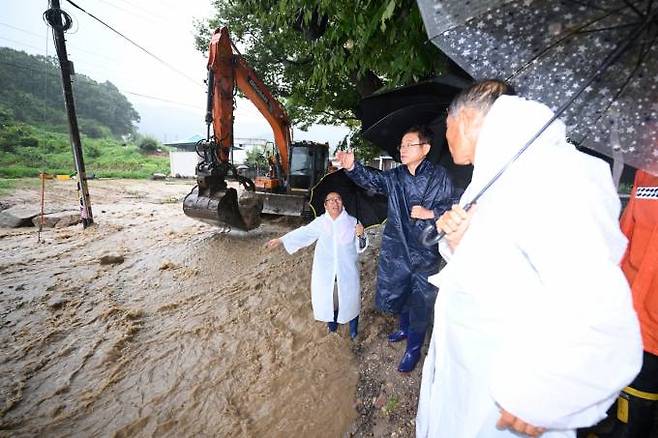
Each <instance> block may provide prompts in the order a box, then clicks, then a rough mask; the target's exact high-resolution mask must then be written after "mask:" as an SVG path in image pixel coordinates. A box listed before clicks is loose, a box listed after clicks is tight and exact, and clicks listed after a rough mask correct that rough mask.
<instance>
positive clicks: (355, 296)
mask: <svg viewBox="0 0 658 438" xmlns="http://www.w3.org/2000/svg"><path fill="white" fill-rule="evenodd" d="M324 204H325V205H324V208H325V213H324V214H322V215H320V216H318V217H316V218H315V219H314V220H313V221H312V222H311V223H309V224H307V225H304V226H302V227H299V228H297V229H295V230H293V231H290V232H289V233H287V234H286V235H284V236H282V237H280V238H276V239H272V240H270V241H268V242H267V243H266V247H267V248H269V249H273V248H276V247H278V246H280V245H283V247H284V248H285V250H286V251H287V252H288V254H293V253H295V252H296V251H297V250H299V249H300V248H304V247H306V246H309V245H311V244H313V243H315V242H317V244H316V246H315V253H314V255H313V273H312V276H311V304H312V306H313V315H314V317H315V319H316V320H318V321H325V322H327V327H328V328H329V331H330V332H335V331H336V329H337V328H338V324H339V323H340V324H345V323H347V322H349V325H350V337H351V338H352V340H354V339H355V338H356V337H357V335H358V325H359V311H360V309H361V289H360V286H359V268H358V265H357V254H358V253H362V252H363V251H365V249H366V248H367V246H368V237H367V235H366V234H365V232H364V229H363V226H362V225H361V224H360V223H358V222H357V220H356V219H355V218H354V217H352V216H350V215H349V214H347V212H346V211H345V210H344V209H343V199H342V197H341V196H340V194H339V193H336V192H331V193H329V194H327V196H326V198H325V200H324Z"/></svg>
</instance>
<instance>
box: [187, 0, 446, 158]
mask: <svg viewBox="0 0 658 438" xmlns="http://www.w3.org/2000/svg"><path fill="white" fill-rule="evenodd" d="M214 5H215V7H216V10H217V13H216V15H215V17H213V18H211V19H208V20H207V21H205V22H200V23H197V37H196V41H197V48H198V49H199V50H202V51H205V50H207V47H208V42H209V40H210V37H211V35H212V31H213V30H214V29H215V28H217V27H220V26H225V25H226V26H229V29H230V32H231V37H232V39H233V40H234V42H235V43H236V44H238V45H239V46H240V47H243V48H244V50H243V51H244V53H243V55H244V56H245V58H246V59H247V61H248V62H249V63H250V64H251V65H252V66H253V67H254V69H255V70H256V71H257V72H258V74H259V76H260V77H261V79H262V80H263V81H264V82H265V83H266V84H267V85H268V87H270V89H271V90H272V92H273V94H274V95H275V96H276V97H277V98H279V99H280V100H281V101H282V102H283V103H284V104H285V106H286V109H287V110H288V112H289V114H290V117H291V120H292V121H293V122H294V123H295V124H296V125H298V126H301V127H302V128H303V127H307V126H309V125H310V124H312V123H324V124H332V125H337V124H343V125H346V126H348V127H350V128H352V131H353V136H354V134H355V133H356V131H357V129H358V128H359V122H358V120H357V118H356V110H357V107H358V102H359V100H360V99H362V98H364V97H366V96H368V95H370V94H372V93H374V92H375V91H378V90H383V89H389V88H394V87H397V86H401V85H407V84H410V83H413V82H417V81H420V80H423V79H427V78H430V77H433V76H436V75H437V74H439V73H441V72H443V71H444V70H445V66H446V58H445V57H444V56H443V55H442V54H441V52H440V51H439V50H438V49H436V48H435V47H434V45H433V44H428V43H427V35H426V33H425V30H424V26H423V23H422V19H421V17H420V12H419V10H418V7H417V6H416V2H415V0H319V1H317V2H308V1H306V0H215V1H214ZM357 143H358V144H357V145H355V146H359V147H362V148H367V144H366V143H365V142H357Z"/></svg>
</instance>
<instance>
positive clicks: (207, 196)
mask: <svg viewBox="0 0 658 438" xmlns="http://www.w3.org/2000/svg"><path fill="white" fill-rule="evenodd" d="M207 68H208V101H207V108H206V126H207V135H206V140H205V141H203V142H201V143H200V144H199V145H198V147H197V152H198V153H199V155H200V156H201V158H202V159H201V160H200V162H199V164H198V165H197V169H196V174H197V186H196V187H195V188H194V189H193V190H192V192H190V194H189V195H187V196H186V197H185V199H184V200H183V211H184V212H185V214H186V215H188V216H190V217H193V218H195V219H200V220H202V221H205V222H210V223H213V224H216V225H228V226H230V227H234V228H239V229H242V230H250V229H252V228H255V227H257V226H258V225H259V224H260V213H261V212H266V213H273V214H288V215H299V214H303V212H304V209H305V205H306V201H307V199H306V194H305V191H306V192H308V190H309V189H310V187H311V186H312V184H314V182H315V181H317V179H318V178H317V177H318V175H317V173H318V172H317V170H322V169H320V167H322V165H323V164H324V165H325V166H326V157H327V150H328V145H327V144H321V145H318V144H315V143H313V142H301V146H300V145H298V144H297V143H295V144H293V143H292V134H291V123H290V120H289V118H288V115H287V114H286V111H285V109H284V108H283V106H282V105H281V103H279V101H277V100H276V99H275V98H274V96H272V93H271V92H270V91H269V90H268V88H267V87H266V86H265V84H264V83H263V82H262V81H261V80H260V79H259V78H258V75H257V74H256V72H255V71H254V70H253V69H252V68H251V67H250V66H249V64H248V63H247V62H246V60H245V59H244V58H243V57H242V55H241V54H240V52H239V51H238V50H237V48H236V47H235V46H234V45H233V43H232V42H231V39H230V37H229V33H228V28H226V27H222V28H221V29H217V30H216V31H215V33H214V34H213V36H212V38H211V40H210V47H209V54H208V65H207ZM236 89H239V90H240V91H241V92H242V93H243V94H244V95H245V97H246V98H248V99H249V100H250V101H251V102H252V103H253V104H254V105H255V106H256V108H258V111H260V113H261V114H262V115H263V117H265V120H267V121H268V123H269V124H270V126H271V127H272V132H273V133H274V142H275V144H276V147H277V151H278V156H277V157H270V158H269V161H270V164H271V166H272V170H273V171H272V172H271V175H270V176H269V177H267V178H266V177H258V178H256V184H254V182H253V181H251V180H250V179H248V178H245V177H243V176H241V175H238V173H237V170H236V169H235V167H234V166H233V164H232V163H231V162H230V159H229V157H230V152H231V147H232V146H233V109H234V105H235V92H236ZM211 128H212V135H211ZM293 150H295V151H302V152H297V154H298V155H300V154H301V155H300V156H301V157H302V158H298V159H296V160H294V161H295V162H297V163H298V164H295V166H296V167H299V165H300V164H299V163H301V165H302V166H305V167H302V168H301V171H302V173H303V175H301V176H296V177H294V178H297V179H296V180H295V181H297V180H299V179H300V178H301V179H303V180H304V181H306V180H308V181H306V182H305V183H304V184H303V185H304V186H305V187H304V188H303V189H302V193H296V194H293V193H290V190H291V188H294V189H296V190H298V188H299V187H298V184H292V183H290V184H288V182H289V180H291V179H293V176H294V175H292V174H294V173H295V172H291V166H290V159H291V156H293V155H294V153H293ZM316 158H321V160H317V159H316ZM322 160H324V163H321V164H320V165H318V161H322ZM229 173H232V174H233V177H234V178H235V179H237V180H238V182H240V183H241V184H242V185H243V186H245V188H246V189H248V190H244V191H243V192H242V194H241V195H240V196H238V194H237V193H238V192H237V190H236V189H235V188H232V187H229V186H228V184H227V182H226V177H227V176H228V174H229ZM322 173H323V172H322ZM309 184H310V185H309ZM257 185H258V188H259V189H260V190H261V191H259V192H258V194H256V189H257ZM259 195H260V196H259ZM264 204H265V205H266V208H265V210H263V205H264Z"/></svg>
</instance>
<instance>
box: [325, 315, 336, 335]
mask: <svg viewBox="0 0 658 438" xmlns="http://www.w3.org/2000/svg"><path fill="white" fill-rule="evenodd" d="M337 319H338V310H334V320H333V321H330V322H328V323H327V328H328V329H329V331H330V332H331V333H333V332H335V331H336V329H337V328H338V323H337V322H336V320H337Z"/></svg>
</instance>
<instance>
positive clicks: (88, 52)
mask: <svg viewBox="0 0 658 438" xmlns="http://www.w3.org/2000/svg"><path fill="white" fill-rule="evenodd" d="M0 26H7V27H9V28H11V29H14V30H17V31H19V32H24V33H26V34H29V35H33V36H37V37H39V38H43V35H39V34H36V33H34V32H30V31H28V30H26V29H21V28H20V27H16V26H12V25H9V24H6V23H0ZM0 39H4V40H7V41H10V42H12V43H15V44H20V45H23V46H26V47H30V48H32V49H38V50H41V48H40V47H35V46H31V45H29V44H27V43H24V42H22V41H14V40H11V39H9V38H4V37H0ZM67 46H68V47H71V48H73V49H75V51H76V52H77V51H79V52H84V53H87V54H89V55H92V56H95V57H98V58H104V59H107V60H108V61H112V62H113V63H116V64H119V63H120V61H119V60H118V59H116V58H111V57H109V56H105V55H102V54H100V53H97V52H92V51H91V50H85V49H82V48H80V47H79V46H78V45H77V44H71V43H70V42H69V43H68V44H67ZM46 48H47V46H46ZM40 54H43V53H40ZM45 56H48V54H47V53H46V54H45Z"/></svg>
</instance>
